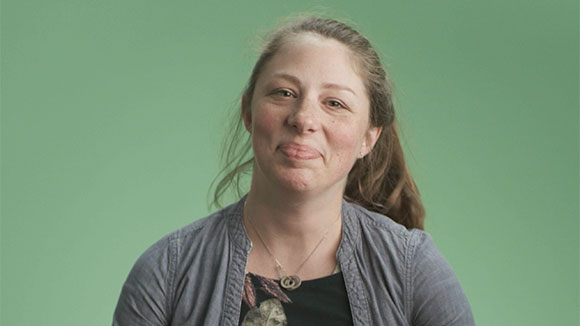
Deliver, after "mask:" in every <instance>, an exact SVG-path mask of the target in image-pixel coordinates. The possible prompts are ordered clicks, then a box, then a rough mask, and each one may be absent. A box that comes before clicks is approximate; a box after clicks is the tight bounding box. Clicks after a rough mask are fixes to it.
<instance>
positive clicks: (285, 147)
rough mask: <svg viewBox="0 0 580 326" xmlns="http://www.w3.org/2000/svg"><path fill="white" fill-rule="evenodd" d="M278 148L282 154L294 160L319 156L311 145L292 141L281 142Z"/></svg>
mask: <svg viewBox="0 0 580 326" xmlns="http://www.w3.org/2000/svg"><path fill="white" fill-rule="evenodd" d="M278 148H279V149H280V151H281V152H282V153H283V154H284V155H286V156H287V157H288V158H290V159H294V160H312V159H315V158H318V157H319V156H320V153H319V152H318V151H317V150H316V149H314V148H313V147H311V146H308V145H304V144H298V143H294V142H289V143H283V144H281V145H280V146H279V147H278Z"/></svg>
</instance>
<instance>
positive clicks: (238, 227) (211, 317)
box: [113, 198, 474, 326]
mask: <svg viewBox="0 0 580 326" xmlns="http://www.w3.org/2000/svg"><path fill="white" fill-rule="evenodd" d="M244 200H245V198H244V199H242V200H240V201H239V202H237V203H235V204H232V205H230V206H228V207H226V208H224V209H222V210H220V211H218V212H216V213H214V214H212V215H210V216H208V217H205V218H202V219H200V220H197V221H195V222H193V223H191V224H189V225H188V226H185V227H183V228H181V229H179V230H177V231H175V232H173V233H171V234H169V235H167V236H165V237H164V238H163V239H161V240H160V241H158V242H157V243H156V244H154V245H153V246H152V247H150V248H149V249H148V250H147V251H145V253H143V255H141V257H140V258H139V259H138V260H137V262H136V263H135V265H134V266H133V268H132V270H131V272H130V273H129V276H128V278H127V280H126V282H125V284H124V285H123V289H122V292H121V296H120V298H119V302H118V304H117V308H116V310H115V314H114V317H113V325H114V326H129V325H144V326H158V325H173V326H177V325H195V326H198V325H212V326H214V325H229V326H234V325H238V322H239V318H240V316H239V314H240V306H241V300H242V285H243V283H244V276H245V269H246V261H247V257H248V254H249V252H250V249H251V243H250V240H249V239H248V236H247V235H246V232H245V230H244V227H243V224H242V208H243V201H244ZM342 216H343V221H342V223H343V228H342V239H341V243H340V246H339V249H338V252H337V254H336V257H337V259H338V262H339V263H340V268H341V270H342V273H343V276H344V280H345V284H346V290H347V294H348V299H349V302H350V309H351V312H352V318H353V322H354V325H357V326H359V325H413V326H416V325H429V326H438V325H447V326H450V325H462V326H463V325H474V320H473V315H472V313H471V309H470V307H469V303H468V301H467V298H466V297H465V294H464V293H463V290H462V288H461V285H460V284H459V281H458V280H457V277H456V276H455V274H454V273H453V270H452V269H451V267H450V266H449V264H448V263H447V261H446V260H445V258H443V256H442V255H441V253H440V252H439V251H438V250H437V248H436V247H435V244H434V243H433V241H432V239H431V237H430V236H429V235H428V234H427V233H425V232H423V231H421V230H416V229H412V230H407V229H405V227H403V226H401V225H399V224H397V223H395V222H393V221H392V220H391V219H389V218H388V217H386V216H383V215H380V214H377V213H374V212H370V211H368V210H366V209H364V208H362V207H360V206H358V205H356V204H352V203H348V202H346V201H343V204H342Z"/></svg>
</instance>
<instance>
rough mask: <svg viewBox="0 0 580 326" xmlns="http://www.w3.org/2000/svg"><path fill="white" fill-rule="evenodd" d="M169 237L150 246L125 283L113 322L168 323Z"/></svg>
mask: <svg viewBox="0 0 580 326" xmlns="http://www.w3.org/2000/svg"><path fill="white" fill-rule="evenodd" d="M170 244H171V242H170V240H169V239H168V237H165V238H163V239H161V240H160V241H159V242H157V243H156V244H154V245H153V246H151V247H150V248H149V249H147V250H146V251H145V252H144V253H143V254H142V255H141V256H140V257H139V258H138V259H137V262H136V263H135V264H134V265H133V268H132V269H131V271H130V272H129V276H128V277H127V280H126V281H125V283H124V284H123V288H122V290H121V295H120V297H119V301H118V303H117V307H116V309H115V313H114V316H113V326H132V325H144V326H161V325H168V324H169V317H170V316H169V314H170V313H169V298H170V293H169V291H170V288H171V277H172V275H173V273H172V271H171V268H170V266H171V263H172V261H171V260H172V255H171V246H170Z"/></svg>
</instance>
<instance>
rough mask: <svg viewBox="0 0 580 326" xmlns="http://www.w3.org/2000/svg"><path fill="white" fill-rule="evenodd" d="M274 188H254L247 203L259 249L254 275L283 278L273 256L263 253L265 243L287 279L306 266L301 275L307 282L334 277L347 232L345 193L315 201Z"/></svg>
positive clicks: (325, 194)
mask: <svg viewBox="0 0 580 326" xmlns="http://www.w3.org/2000/svg"><path fill="white" fill-rule="evenodd" d="M274 188H275V187H268V186H266V187H260V186H257V185H256V184H255V183H254V182H252V188H251V189H250V192H249V193H248V196H247V197H246V203H245V207H244V216H245V219H244V223H245V227H246V231H247V233H248V236H249V238H250V240H251V241H252V244H253V245H254V246H253V249H252V253H251V254H250V257H249V262H248V271H251V272H254V273H257V274H260V275H263V276H270V277H277V275H278V274H277V273H276V269H275V265H274V261H273V259H272V257H271V255H270V254H269V253H268V252H267V250H266V248H263V245H262V243H261V242H262V240H263V241H264V242H265V244H266V246H267V247H268V248H269V250H270V251H271V253H272V255H273V256H274V257H275V259H278V260H279V261H280V262H281V263H282V264H283V265H284V269H285V270H286V272H287V273H289V274H292V273H295V272H297V270H298V269H299V266H301V265H302V264H303V263H304V262H305V261H306V264H305V265H304V267H303V268H302V269H301V270H300V272H299V273H298V274H299V275H300V277H301V278H302V279H311V278H317V277H321V276H325V275H328V274H330V273H331V272H332V270H333V269H334V268H335V267H336V258H335V256H336V251H337V250H338V246H339V244H340V238H341V232H342V223H341V221H340V220H341V210H342V189H341V190H340V191H327V192H317V193H316V195H313V194H304V193H291V192H284V191H274V190H273V189H274ZM265 189H267V191H265ZM249 219H251V222H250V221H249ZM325 234H326V236H325ZM323 237H324V240H322V239H323ZM260 238H262V240H260ZM314 248H315V249H314ZM312 253H313V254H312ZM311 254H312V255H311ZM309 255H311V257H310V258H306V257H309ZM263 266H266V267H263Z"/></svg>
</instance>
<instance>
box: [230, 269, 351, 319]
mask: <svg viewBox="0 0 580 326" xmlns="http://www.w3.org/2000/svg"><path fill="white" fill-rule="evenodd" d="M242 298H243V300H242V309H241V311H240V322H239V325H240V326H250V325H251V326H259V325H266V322H267V321H269V322H270V323H268V324H267V325H289V326H294V325H300V326H302V325H304V326H307V325H316V326H321V325H338V326H339V325H352V316H351V313H350V306H349V303H348V298H347V294H346V287H345V285H344V279H343V277H342V273H336V274H333V275H330V276H326V277H323V278H318V279H314V280H308V281H302V285H300V287H299V288H297V289H295V290H293V291H288V290H286V289H284V288H282V287H280V282H279V281H278V280H273V279H270V278H266V277H263V276H259V275H256V274H252V273H247V274H246V279H245V282H244V290H243V297H242ZM268 318H270V319H268Z"/></svg>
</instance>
